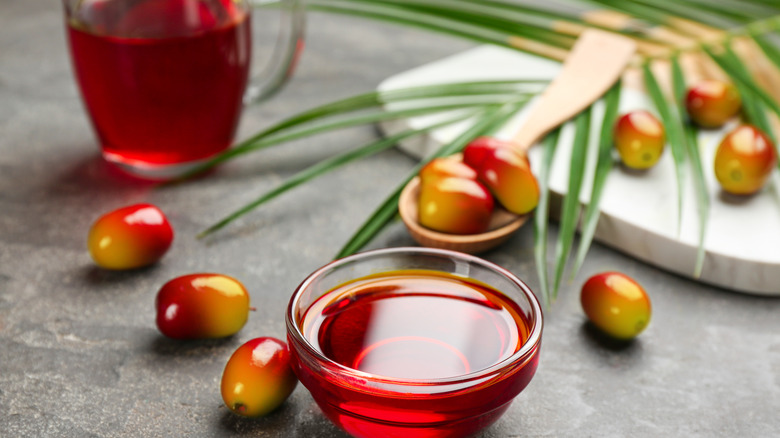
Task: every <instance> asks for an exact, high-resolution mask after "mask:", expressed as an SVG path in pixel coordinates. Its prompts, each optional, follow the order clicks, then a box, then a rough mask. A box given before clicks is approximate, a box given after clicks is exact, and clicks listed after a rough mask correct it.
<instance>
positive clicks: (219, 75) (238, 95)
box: [68, 0, 251, 166]
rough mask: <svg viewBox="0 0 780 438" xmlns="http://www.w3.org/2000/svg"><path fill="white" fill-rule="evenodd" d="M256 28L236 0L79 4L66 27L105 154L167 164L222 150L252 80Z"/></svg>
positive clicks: (122, 0) (131, 0)
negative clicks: (253, 39)
mask: <svg viewBox="0 0 780 438" xmlns="http://www.w3.org/2000/svg"><path fill="white" fill-rule="evenodd" d="M250 34H251V30H250V22H249V19H248V12H247V11H245V10H243V9H241V8H238V7H236V6H234V5H233V2H232V1H231V0H212V1H200V0H115V1H108V2H105V1H102V2H98V1H90V0H87V1H85V2H83V5H82V6H80V8H79V9H78V10H77V11H75V12H73V13H72V14H71V16H70V17H69V22H68V35H69V38H70V44H71V52H72V57H73V65H74V70H75V73H76V77H77V79H78V82H79V85H80V88H81V93H82V97H83V99H84V102H85V104H86V107H87V110H88V111H89V114H90V116H91V118H92V123H93V125H94V127H95V130H96V132H97V135H98V137H99V140H100V142H101V144H102V147H103V151H104V155H105V156H106V158H108V159H109V160H110V161H115V162H119V163H124V164H129V165H131V166H132V165H152V166H154V165H170V164H178V163H186V162H190V161H194V160H200V159H204V158H207V157H209V156H212V155H214V154H216V153H217V152H220V151H222V150H224V149H226V148H227V147H228V146H229V145H230V144H231V142H232V140H233V136H234V134H235V131H236V127H237V124H238V120H239V115H240V112H241V106H242V97H243V93H244V89H245V87H246V84H247V76H248V72H249V64H250V54H251V38H250Z"/></svg>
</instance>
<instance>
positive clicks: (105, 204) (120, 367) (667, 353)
mask: <svg viewBox="0 0 780 438" xmlns="http://www.w3.org/2000/svg"><path fill="white" fill-rule="evenodd" d="M58 3H59V2H56V1H52V0H2V1H0V436H3V437H17V436H58V437H80V438H81V437H87V436H101V437H103V436H107V437H109V436H150V437H151V436H188V437H213V436H243V435H251V436H262V437H342V436H344V435H343V433H341V432H340V431H339V430H337V429H336V428H335V427H334V426H332V425H330V424H329V423H328V421H327V420H325V419H324V417H323V416H322V414H321V413H320V411H319V410H318V408H317V407H316V405H315V404H314V403H313V401H312V399H311V397H310V396H309V394H308V393H307V392H306V390H305V389H304V388H303V387H301V386H299V387H298V388H297V389H296V391H295V393H294V394H293V396H292V397H291V398H290V399H289V401H288V402H287V403H286V404H285V405H284V406H283V407H282V408H281V409H280V410H279V411H277V412H276V413H274V414H272V415H270V416H269V417H267V418H264V419H260V420H256V421H246V420H241V419H238V418H236V417H234V416H232V415H231V414H230V413H229V412H228V411H227V409H226V408H224V407H223V406H222V401H221V398H220V395H219V379H220V376H221V372H222V369H223V367H224V364H225V362H226V360H227V358H228V357H229V356H230V354H231V353H232V351H233V350H234V349H235V348H236V347H238V346H239V345H240V344H241V343H243V342H244V341H246V340H248V339H250V338H252V337H255V336H260V335H268V336H276V337H280V338H283V337H284V321H283V311H284V308H285V305H286V303H287V300H288V297H289V295H290V293H291V292H292V290H293V289H294V287H295V286H296V285H297V284H298V283H299V282H300V281H301V280H302V279H303V278H304V277H305V276H306V275H307V274H308V273H310V272H311V271H312V270H314V269H315V268H317V267H318V266H320V265H322V264H324V263H325V262H327V261H328V260H329V259H330V258H331V257H332V256H333V255H334V253H335V252H336V250H337V249H338V248H339V247H340V245H342V244H343V243H344V242H345V241H346V239H347V238H348V237H349V236H350V234H351V232H352V231H353V230H355V229H356V227H357V226H358V225H360V224H361V223H362V221H363V220H364V218H365V217H366V216H367V214H368V213H369V212H370V211H372V209H373V208H374V207H375V206H376V205H377V204H378V202H379V201H380V200H381V199H383V198H384V197H385V196H386V194H387V193H388V192H389V190H390V189H391V188H392V187H394V186H395V185H396V184H397V183H398V181H399V180H400V179H401V178H402V177H403V176H404V175H405V173H406V172H407V171H408V170H409V169H411V168H412V166H413V164H414V163H413V161H412V160H411V159H410V158H408V157H406V156H405V155H403V154H401V153H400V152H397V151H395V150H391V151H388V152H385V153H383V154H380V155H379V156H376V157H373V158H370V159H366V160H363V161H362V162H359V163H357V164H354V165H351V166H349V167H347V168H345V169H343V170H341V171H339V172H337V173H335V174H332V175H328V176H326V177H324V178H322V179H320V180H319V181H318V182H317V183H315V184H309V185H306V186H304V187H301V188H299V189H297V190H295V191H294V192H291V193H289V194H288V195H287V196H284V197H282V198H279V199H277V200H275V201H273V202H271V203H270V204H268V205H267V206H266V207H265V208H264V209H262V210H261V211H257V212H255V213H253V214H251V215H250V216H248V217H246V218H245V219H243V220H241V221H240V222H239V223H238V224H236V225H235V226H232V227H230V228H229V229H227V230H226V231H224V232H222V233H220V234H219V235H218V236H215V238H213V239H209V240H206V241H198V240H196V239H195V238H194V235H195V233H196V232H197V231H199V230H201V229H203V228H204V227H206V226H207V225H209V224H211V223H213V222H214V221H215V220H217V219H218V218H220V217H221V216H222V215H223V214H224V213H226V212H228V211H230V210H232V209H234V208H236V207H238V206H241V205H243V204H244V203H245V202H247V201H249V200H250V199H253V197H254V196H256V195H258V194H259V193H261V192H263V191H265V190H267V189H269V188H271V187H274V186H275V185H276V184H278V183H279V182H280V181H281V180H282V179H283V178H285V177H286V176H288V175H291V174H292V173H293V172H295V171H297V170H299V169H301V168H303V167H305V166H306V165H309V164H311V163H314V162H317V161H318V160H320V159H321V158H322V157H325V156H327V155H328V154H331V153H333V152H336V151H341V150H345V149H346V148H347V147H349V146H354V145H358V144H362V143H365V142H367V141H370V140H372V139H374V138H376V136H377V134H376V131H375V129H374V128H372V127H364V128H360V129H354V130H350V131H346V132H341V133H339V134H337V135H328V136H324V137H320V138H315V139H312V140H307V141H303V142H298V143H293V144H289V145H286V146H283V147H280V148H277V149H274V150H268V151H265V152H262V153H259V154H256V155H254V156H247V157H244V158H242V159H240V160H238V161H236V162H233V163H230V164H227V165H225V166H223V167H222V168H221V169H220V170H219V171H218V172H216V173H215V174H212V175H210V176H209V177H207V178H204V179H201V180H198V181H193V182H190V183H187V184H184V185H178V186H175V187H167V188H163V189H154V190H153V189H152V187H151V186H150V185H147V184H139V183H137V182H133V181H131V180H129V179H127V178H124V177H122V176H121V175H118V174H117V173H116V172H115V171H113V170H111V169H109V168H108V167H107V166H105V165H104V164H103V163H102V162H101V160H100V159H99V157H98V154H97V148H96V146H95V140H94V137H93V135H92V132H91V129H90V127H89V125H88V122H87V119H86V116H85V113H84V111H83V110H82V106H81V103H80V101H79V98H78V95H77V91H76V88H75V85H74V81H73V78H72V75H71V70H70V65H69V60H68V56H67V49H66V43H65V38H64V30H63V22H62V18H61V7H60V5H59V4H58ZM309 18H310V20H309V31H308V41H307V48H306V52H305V53H304V56H303V59H302V62H301V64H300V68H299V70H298V72H297V74H296V76H295V78H294V79H293V81H292V83H291V84H290V86H289V87H288V88H286V89H285V90H284V91H283V92H282V93H281V94H280V95H278V96H277V97H276V98H274V99H273V100H271V101H270V102H267V103H266V104H264V105H261V106H257V107H253V108H251V109H249V110H247V111H246V112H245V114H244V118H243V120H242V125H241V131H240V136H241V137H245V136H247V135H249V134H251V133H252V132H254V131H256V130H258V129H261V128H262V127H264V126H267V125H269V124H270V123H272V122H274V121H276V120H279V119H281V118H283V117H285V116H288V115H290V114H292V113H294V112H297V111H300V110H303V109H307V108H309V107H312V106H314V105H317V104H321V103H324V102H328V101H331V100H334V99H336V98H340V97H344V96H347V95H351V94H355V93H358V92H364V91H368V90H371V89H373V88H374V87H375V86H376V85H377V84H378V83H379V82H380V81H381V80H382V79H384V78H385V77H387V76H389V75H392V74H395V73H398V72H401V71H404V70H406V69H409V68H411V67H414V66H416V65H419V64H422V63H425V62H428V61H432V60H434V59H437V58H440V57H443V56H445V55H448V54H451V53H455V52H457V51H459V50H462V49H464V48H467V47H469V45H468V44H466V43H463V42H460V41H454V40H450V39H447V38H444V37H439V36H431V35H428V34H424V33H420V32H416V31H412V30H407V29H400V28H395V27H389V26H383V25H377V24H376V23H372V22H364V21H360V20H357V19H348V18H343V17H333V16H325V15H319V14H312V15H310V17H309ZM140 201H144V202H152V203H155V204H157V205H159V206H160V207H161V208H162V209H163V210H164V211H165V212H166V213H167V214H168V215H169V218H170V220H171V222H172V224H173V226H174V227H175V229H176V232H177V237H176V240H175V242H174V244H173V247H172V249H171V251H170V252H169V254H168V255H167V256H166V257H165V258H164V259H163V261H162V262H161V263H159V264H157V265H155V266H153V267H151V268H148V269H143V270H140V271H135V272H127V273H113V272H106V271H102V270H100V269H97V268H95V267H94V265H93V264H92V263H91V262H90V259H89V256H88V254H87V252H86V249H85V239H86V233H87V230H88V228H89V226H90V224H91V222H92V221H93V220H94V219H95V218H96V217H98V216H99V215H100V214H102V213H103V212H106V211H108V210H111V209H114V208H116V207H119V206H123V205H126V204H131V203H135V202H140ZM554 230H555V227H554V226H553V231H554ZM756 232H760V230H756ZM409 244H413V242H412V241H411V240H410V238H409V237H408V235H407V234H406V232H405V230H404V229H403V227H402V226H401V225H399V224H396V225H394V226H393V227H391V228H390V229H389V230H387V231H386V232H385V233H384V234H382V235H381V236H380V238H378V239H377V240H376V241H375V242H373V243H372V245H371V246H372V247H382V246H400V245H409ZM531 245H532V229H531V227H524V228H523V229H522V230H521V231H520V232H519V233H518V234H517V235H516V236H514V237H513V238H512V240H511V241H510V242H509V243H508V244H507V245H505V246H504V247H502V248H501V249H499V250H496V251H494V252H491V253H489V254H487V255H486V256H485V257H486V258H488V259H490V260H492V261H494V262H497V263H499V264H501V265H504V266H506V267H507V268H509V269H510V270H512V271H513V272H515V273H516V274H518V275H519V276H521V277H523V278H525V279H526V280H527V281H528V283H529V284H530V285H531V287H532V288H536V285H537V284H538V281H537V279H536V275H535V269H534V263H533V256H532V250H531ZM608 269H617V270H621V271H623V272H625V273H627V274H629V275H631V276H633V277H635V278H636V279H637V280H638V281H639V282H640V283H642V284H643V285H644V286H645V288H646V289H647V290H648V292H649V293H650V295H651V297H652V300H653V305H654V315H653V320H652V323H651V324H650V326H649V328H648V329H647V331H646V332H645V333H644V334H642V336H641V337H640V338H639V339H637V340H636V341H635V342H633V343H630V344H628V345H624V346H618V345H614V344H611V343H609V342H607V341H605V340H604V339H602V338H600V337H599V336H598V335H596V334H594V333H593V332H592V330H591V329H589V326H588V325H586V324H585V320H584V316H583V314H582V313H581V310H580V308H579V303H578V290H579V287H580V285H581V284H582V282H583V281H584V280H585V279H586V278H587V277H588V276H589V275H591V274H593V273H596V272H600V271H603V270H608ZM199 271H212V272H221V273H225V274H229V275H233V276H235V277H237V278H239V279H240V280H242V281H243V282H244V283H245V284H246V285H247V286H248V288H249V290H250V292H251V296H252V302H253V305H255V306H257V308H258V310H257V312H255V313H253V314H252V315H251V319H250V321H249V323H248V324H247V326H246V327H245V328H244V329H243V330H242V331H241V332H240V333H239V334H238V335H236V336H234V337H232V338H229V339H225V340H220V341H209V342H189V343H181V342H173V341H170V340H167V339H165V338H163V337H162V336H161V335H160V334H159V333H158V332H157V330H156V328H155V326H154V307H153V303H154V297H155V293H156V291H157V289H158V288H159V287H160V286H161V285H162V284H163V283H164V282H165V281H167V280H168V279H170V278H173V277H175V276H178V275H181V274H186V273H191V272H199ZM779 311H780V300H776V299H768V298H758V297H751V296H744V295H738V294H734V293H731V292H727V291H724V290H719V289H716V288H712V287H708V286H702V285H699V284H697V283H695V282H692V281H690V280H687V279H684V278H680V277H676V276H673V275H670V274H667V273H665V272H662V271H659V270H657V269H654V268H652V267H649V266H646V265H644V264H642V263H640V262H638V261H636V260H633V259H631V258H627V257H626V256H624V255H622V254H620V253H617V252H615V251H613V250H611V249H608V248H604V247H601V246H599V245H595V247H594V248H593V249H592V251H591V254H590V256H589V257H588V259H587V261H586V263H585V266H584V267H583V269H582V272H581V273H580V274H579V275H578V276H577V278H575V279H574V280H573V281H572V282H570V283H565V284H564V286H563V289H562V291H561V294H560V299H559V300H558V302H557V303H556V304H555V305H554V307H553V308H552V310H551V311H549V312H548V313H547V315H546V318H547V319H546V328H545V334H544V343H543V349H542V361H541V364H540V367H539V371H538V373H537V375H536V377H535V379H534V380H533V381H532V383H531V385H530V386H529V387H528V389H527V390H526V391H525V392H524V393H522V394H521V395H520V397H519V398H518V399H517V400H516V402H515V403H514V404H513V405H512V407H511V408H510V410H509V411H508V412H507V414H506V415H505V416H504V417H503V418H502V419H501V420H500V421H499V422H498V423H497V424H496V425H494V426H493V427H491V428H490V429H489V430H487V431H486V432H485V433H484V435H483V437H509V436H556V437H557V436H561V437H581V436H615V437H622V436H638V437H656V436H725V437H730V436H772V435H774V436H776V435H777V433H778V430H780V416H778V408H780V334H779V333H780V317H778V316H779V315H780V313H779Z"/></svg>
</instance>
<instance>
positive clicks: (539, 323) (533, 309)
mask: <svg viewBox="0 0 780 438" xmlns="http://www.w3.org/2000/svg"><path fill="white" fill-rule="evenodd" d="M400 253H406V254H409V253H412V254H421V255H431V254H432V255H438V256H446V257H455V258H459V259H461V260H465V261H467V262H469V263H474V264H478V265H482V266H483V267H486V268H488V269H491V270H494V271H496V272H498V273H499V274H500V275H502V276H504V277H506V278H507V279H508V280H509V281H511V282H513V283H515V284H516V285H517V286H518V287H519V289H520V290H521V291H522V293H523V294H524V295H525V296H526V298H527V299H528V302H529V305H530V314H531V315H532V316H533V323H532V325H531V329H530V330H529V333H528V338H527V339H526V341H525V342H524V343H523V345H522V346H521V347H520V348H519V349H518V350H517V351H516V352H514V353H513V354H512V355H511V356H509V357H507V358H505V359H504V360H502V361H500V362H497V363H495V364H493V365H491V366H489V367H487V368H483V369H480V370H477V371H474V372H471V373H468V374H462V375H457V376H450V377H442V378H435V379H411V378H400V377H388V376H382V375H377V374H372V373H368V372H365V371H360V370H357V369H354V368H350V367H348V366H345V365H342V364H340V363H338V362H336V361H334V360H332V359H330V358H328V357H327V356H325V355H324V354H322V353H321V352H319V351H318V350H317V349H316V348H314V346H313V345H312V344H311V343H310V342H309V340H308V339H306V337H305V336H304V335H303V333H302V332H301V330H300V329H299V327H298V325H297V324H296V322H295V308H296V307H297V304H298V302H299V301H300V298H301V296H302V293H303V291H304V290H306V288H307V287H308V286H309V285H310V284H311V283H312V282H313V281H314V280H316V279H317V278H318V277H319V276H321V275H322V274H323V273H325V272H326V271H328V270H330V269H332V268H334V267H338V266H340V265H344V264H347V263H351V262H354V261H356V260H360V259H361V258H365V257H368V256H382V255H392V254H400ZM499 292H501V291H499ZM508 298H510V299H512V298H511V297H508ZM285 320H286V325H287V335H288V336H290V337H292V340H294V341H295V343H296V344H298V345H299V346H301V347H303V349H304V350H305V352H306V354H308V355H309V356H311V357H313V358H314V359H315V360H316V361H317V362H318V363H319V364H321V365H325V366H327V367H328V368H329V369H330V370H332V371H334V370H335V371H337V372H338V374H341V375H344V376H347V377H351V378H358V379H365V380H367V381H372V382H377V383H383V384H391V385H402V386H447V385H453V384H459V383H466V382H470V381H474V380H478V381H479V380H482V379H484V378H486V377H491V376H495V375H500V374H502V373H503V372H505V371H511V370H514V369H515V368H517V367H518V366H521V365H523V364H525V363H526V362H527V361H528V360H529V359H530V358H531V357H532V356H533V355H534V354H537V353H538V350H539V346H540V344H541V338H542V329H543V326H544V315H543V312H542V307H541V305H540V303H539V300H538V298H536V295H535V294H534V293H533V291H531V288H530V287H528V285H526V284H525V282H523V281H522V280H520V279H519V278H518V277H517V276H516V275H514V274H512V273H511V272H510V271H509V270H507V269H505V268H503V267H501V266H499V265H497V264H495V263H493V262H490V261H487V260H485V259H482V258H480V257H477V256H473V255H470V254H466V253H462V252H458V251H452V250H447V249H438V248H423V247H395V248H382V249H374V250H369V251H364V252H360V253H356V254H352V255H349V256H346V257H343V258H340V259H336V260H333V261H331V262H330V263H328V264H326V265H324V266H322V267H321V268H319V269H317V270H316V271H314V272H313V273H311V274H309V276H307V277H306V278H305V279H304V280H303V281H302V282H301V284H300V285H298V287H297V288H296V289H295V292H293V295H292V297H291V298H290V302H289V304H288V306H287V312H286V315H285ZM290 348H291V349H292V348H293V346H292V345H290Z"/></svg>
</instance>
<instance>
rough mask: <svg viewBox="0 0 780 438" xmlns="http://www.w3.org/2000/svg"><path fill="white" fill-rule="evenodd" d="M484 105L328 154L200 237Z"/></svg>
mask: <svg viewBox="0 0 780 438" xmlns="http://www.w3.org/2000/svg"><path fill="white" fill-rule="evenodd" d="M484 110H485V108H482V109H480V110H478V111H471V112H469V113H466V114H462V115H460V116H458V117H454V118H449V119H446V120H444V121H442V122H439V123H435V124H432V125H430V126H426V127H424V128H420V129H413V130H406V131H403V132H401V133H399V134H396V135H392V136H390V137H386V138H383V139H380V140H378V141H375V142H371V143H369V144H367V145H364V146H361V147H358V148H355V149H352V150H349V151H346V152H344V153H341V154H338V155H334V156H332V157H330V158H327V159H325V160H322V161H320V162H318V163H317V164H315V165H313V166H310V167H308V168H306V169H304V170H302V171H301V172H298V173H296V174H295V175H293V176H292V177H290V178H289V179H287V180H286V181H285V182H284V183H282V184H281V185H279V186H278V187H276V188H274V189H272V190H270V191H268V192H266V193H264V194H263V195H261V196H260V197H258V198H257V199H255V200H254V201H252V202H250V203H248V204H246V205H244V206H243V207H241V208H239V209H237V210H235V211H233V212H232V213H230V214H228V215H227V216H225V217H224V218H222V219H221V220H219V221H218V222H217V223H215V224H214V225H212V226H210V227H209V228H207V229H206V230H204V231H202V232H201V233H200V234H198V237H199V238H202V237H205V236H207V235H209V234H211V233H213V232H215V231H218V230H220V229H222V228H224V227H225V226H226V225H228V224H229V223H231V222H233V221H234V220H236V219H238V218H239V217H241V216H243V215H245V214H247V213H249V212H250V211H252V210H254V209H255V208H257V207H259V206H261V205H262V204H264V203H266V202H268V201H270V200H271V199H274V198H276V197H277V196H279V195H281V194H283V193H285V192H287V191H288V190H290V189H292V188H294V187H297V186H299V185H301V184H303V183H305V182H307V181H309V180H311V179H314V178H316V177H318V176H321V175H324V174H326V173H328V172H331V171H333V170H336V169H338V168H339V167H341V166H344V165H346V164H348V163H351V162H353V161H356V160H359V159H361V158H364V157H367V156H370V155H374V154H376V153H378V152H381V151H383V150H385V149H388V148H390V147H392V146H395V145H396V144H397V143H399V142H401V141H403V140H405V139H407V138H411V137H414V136H417V135H420V134H424V133H426V132H429V131H430V130H433V129H438V128H442V127H445V126H448V125H451V124H453V123H456V122H459V121H463V120H466V119H469V118H472V117H473V116H475V115H477V114H478V113H480V112H483V111H484Z"/></svg>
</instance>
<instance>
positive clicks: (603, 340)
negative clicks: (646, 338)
mask: <svg viewBox="0 0 780 438" xmlns="http://www.w3.org/2000/svg"><path fill="white" fill-rule="evenodd" d="M580 332H581V334H582V335H583V338H585V339H586V340H587V341H588V342H589V343H591V344H593V346H596V347H600V348H602V349H605V350H609V351H612V352H623V353H625V354H629V355H634V354H639V353H640V352H641V349H642V346H641V342H640V340H638V339H636V338H634V339H628V340H621V339H615V338H613V337H611V336H608V335H606V334H605V333H604V332H602V331H601V330H599V329H598V328H597V327H596V326H595V325H593V323H591V322H590V321H585V322H583V323H582V327H581V329H580Z"/></svg>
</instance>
